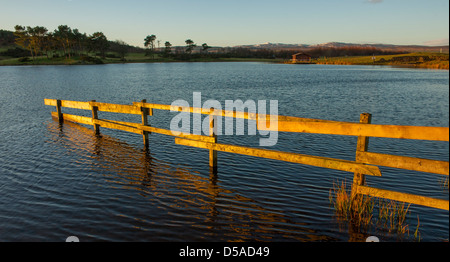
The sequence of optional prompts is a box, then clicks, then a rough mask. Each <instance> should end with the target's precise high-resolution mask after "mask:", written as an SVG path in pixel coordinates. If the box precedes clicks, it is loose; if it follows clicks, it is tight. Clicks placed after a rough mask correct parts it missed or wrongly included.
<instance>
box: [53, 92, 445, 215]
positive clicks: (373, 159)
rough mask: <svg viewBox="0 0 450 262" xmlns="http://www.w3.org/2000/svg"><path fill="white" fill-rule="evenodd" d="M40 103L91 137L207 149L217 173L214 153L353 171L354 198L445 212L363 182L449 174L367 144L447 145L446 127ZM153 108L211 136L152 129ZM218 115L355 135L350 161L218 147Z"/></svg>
mask: <svg viewBox="0 0 450 262" xmlns="http://www.w3.org/2000/svg"><path fill="white" fill-rule="evenodd" d="M45 105H49V106H55V107H56V112H52V116H53V117H54V118H56V119H58V120H59V121H60V122H61V123H62V122H63V121H70V122H75V123H79V124H85V125H92V126H93V128H94V130H95V132H96V134H99V133H100V128H109V129H117V130H122V131H126V132H131V133H136V134H140V135H142V137H143V143H144V146H145V147H148V146H149V139H148V136H149V134H151V133H155V134H162V135H168V136H173V137H175V143H176V144H178V145H183V146H189V147H196V148H203V149H207V150H209V166H210V167H211V168H212V169H213V170H216V169H217V152H218V151H222V152H228V153H234V154H240V155H248V156H254V157H261V158H267V159H273V160H279V161H286V162H291V163H298V164H303V165H310V166H317V167H322V168H328V169H334V170H341V171H346V172H351V173H354V176H353V186H352V194H353V195H357V194H359V195H369V196H372V197H379V198H386V199H392V200H396V201H401V202H408V203H413V204H417V205H423V206H428V207H433V208H438V209H444V210H449V201H448V200H443V199H437V198H431V197H426V196H420V195H415V194H407V193H402V192H396V191H391V190H385V189H379V188H373V187H369V186H367V185H366V183H365V181H366V176H367V175H369V176H381V175H382V174H381V171H380V169H379V167H378V166H384V167H392V168H398V169H406V170H413V171H419V172H426V173H433V174H438V175H446V176H448V175H449V162H448V161H438V160H430V159H422V158H414V157H407V156H398V155H390V154H381V153H375V152H369V151H368V143H369V138H370V137H383V138H394V139H416V140H432V141H442V142H448V141H449V128H448V127H427V126H401V125H376V124H371V118H372V116H371V115H370V114H367V113H363V114H361V117H360V122H359V123H352V122H341V121H328V120H321V119H310V118H299V117H291V116H279V115H276V116H275V115H269V114H267V115H261V114H256V113H248V112H236V111H226V110H210V109H204V108H196V107H180V106H171V105H161V104H151V103H147V102H146V100H142V101H141V102H133V104H132V105H120V104H109V103H99V102H96V101H95V100H93V101H90V102H79V101H67V100H54V99H45ZM62 108H75V109H83V110H89V111H91V112H92V117H85V116H79V115H72V114H65V113H62ZM153 110H169V111H175V112H188V113H191V114H204V115H208V116H209V123H210V130H209V131H210V133H209V135H207V136H205V135H197V134H190V133H181V132H172V131H171V130H168V129H162V128H157V127H153V126H151V125H150V124H149V121H148V117H149V116H152V115H153ZM101 111H102V112H113V113H123V114H133V115H140V116H141V118H142V121H141V123H132V122H123V121H115V120H107V119H100V118H99V117H98V112H101ZM217 117H232V118H243V119H248V120H254V121H256V123H257V128H258V130H266V131H277V132H295V133H314V134H327V135H342V136H356V137H358V141H357V145H356V154H355V160H354V161H349V160H343V159H335V158H328V157H320V156H312V155H304V154H298V153H290V152H282V151H276V150H269V149H262V148H253V147H245V146H237V145H229V144H222V143H219V142H218V139H217V138H218V136H217V135H216V134H217V132H215V129H216V128H217V124H215V122H216V121H217ZM274 119H276V123H277V125H272V124H269V123H272V122H273V121H274Z"/></svg>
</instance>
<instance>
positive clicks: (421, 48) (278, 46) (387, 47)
mask: <svg viewBox="0 0 450 262" xmlns="http://www.w3.org/2000/svg"><path fill="white" fill-rule="evenodd" d="M234 47H241V48H249V49H269V50H277V51H280V50H302V51H305V52H307V51H308V50H312V49H315V48H349V47H360V48H376V49H380V50H383V51H394V52H400V51H403V52H441V51H442V52H443V53H448V52H449V46H448V45H446V46H425V45H392V44H353V43H342V42H329V43H323V44H317V45H306V44H283V43H264V44H255V45H239V46H234Z"/></svg>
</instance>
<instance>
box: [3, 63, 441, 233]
mask: <svg viewBox="0 0 450 262" xmlns="http://www.w3.org/2000/svg"><path fill="white" fill-rule="evenodd" d="M0 80H1V81H0V123H1V124H0V174H1V177H2V179H1V180H0V192H1V193H0V241H56V242H60V241H65V239H66V238H67V237H68V236H77V237H78V238H79V239H80V240H81V241H177V242H178V241H299V242H303V241H349V240H364V239H365V237H367V236H368V235H376V236H378V237H379V238H380V239H381V240H382V241H415V239H414V238H413V234H414V231H415V229H416V226H417V223H418V219H417V217H419V219H420V227H419V232H420V237H421V241H439V242H440V241H443V240H448V236H449V213H448V211H443V210H437V209H432V208H427V207H421V206H416V205H411V207H410V211H411V213H410V215H409V216H408V225H409V229H410V234H409V235H408V234H406V235H402V236H399V235H398V234H394V233H389V232H387V231H386V230H383V229H380V228H373V229H369V232H366V233H364V234H356V233H350V230H349V229H348V225H347V224H346V223H345V222H342V221H340V220H339V219H337V218H336V216H335V214H334V210H333V208H332V207H331V206H330V203H329V191H330V189H331V188H332V187H333V183H336V182H338V181H346V182H347V183H350V182H351V181H352V177H353V174H351V173H347V172H340V171H335V170H330V169H323V168H317V167H311V166H305V165H299V164H293V163H286V162H280V161H274V160H267V159H262V158H255V157H249V156H242V155H236V154H229V153H222V152H219V153H218V173H217V175H213V174H210V171H209V167H208V151H207V150H203V149H197V148H190V147H184V146H179V145H175V143H174V138H173V137H168V136H164V135H158V134H151V135H150V148H149V152H146V151H144V150H143V145H142V136H140V135H136V134H130V133H126V132H122V131H116V130H108V129H101V136H100V137H96V136H95V135H94V134H93V131H92V127H89V126H81V125H77V124H70V123H64V124H63V125H62V126H60V125H59V124H58V122H57V121H55V120H53V119H52V118H51V116H50V112H51V111H54V110H55V109H54V107H50V106H45V105H44V98H51V99H63V100H76V101H89V100H94V99H95V100H97V101H99V102H107V103H118V104H130V103H131V102H133V101H141V100H142V99H147V101H148V102H151V103H160V104H171V103H172V102H173V101H175V100H177V99H184V100H186V101H189V102H190V103H191V102H192V95H193V92H201V93H202V99H203V101H206V100H207V99H215V100H218V101H220V102H221V103H224V101H225V100H236V99H241V100H243V101H246V100H248V99H251V100H255V101H256V100H264V99H265V100H278V105H279V109H278V112H279V114H280V115H288V116H298V117H307V118H320V119H327V120H339V121H352V122H358V121H359V116H360V114H361V113H364V112H367V113H371V114H372V115H373V120H372V123H376V124H397V125H423V126H445V127H448V126H449V90H448V87H449V73H448V71H435V70H422V69H405V68H391V67H371V66H336V65H284V64H265V63H164V64H117V65H92V66H24V67H0ZM191 105H192V104H191ZM63 113H76V114H80V115H86V116H90V114H91V113H90V112H88V111H82V110H70V109H63ZM174 115H175V114H174V113H170V112H161V111H156V110H155V114H154V116H151V117H149V122H150V123H151V125H153V126H156V127H162V128H168V127H169V123H170V120H171V118H172V117H173V116H174ZM99 117H100V118H106V119H115V120H122V121H133V122H140V116H125V115H119V114H107V113H104V112H100V113H99ZM219 142H221V143H228V144H236V145H247V146H253V147H258V143H257V142H258V137H257V136H248V135H246V136H219ZM355 147H356V138H354V137H344V136H328V135H315V134H293V133H280V134H279V138H278V143H277V145H276V146H274V147H272V149H275V150H281V151H286V152H295V153H302V154H310V155H316V156H325V157H333V158H340V159H348V160H353V159H354V154H355ZM369 150H370V151H372V152H379V153H389V154H397V155H405V156H413V157H421V158H429V159H436V160H445V161H448V158H449V144H448V142H429V141H428V142H426V141H414V140H395V139H382V138H379V139H377V138H371V140H370V144H369ZM380 169H381V172H382V175H383V176H382V177H381V178H374V177H367V183H368V184H369V185H370V186H374V187H379V188H383V189H389V190H395V191H400V192H406V193H413V194H420V195H424V196H430V197H436V198H442V199H446V200H448V193H449V192H448V187H446V186H444V185H443V184H444V181H445V180H446V179H448V177H444V176H440V175H433V174H427V173H418V172H413V171H407V170H399V169H392V168H383V167H380ZM447 181H448V180H447Z"/></svg>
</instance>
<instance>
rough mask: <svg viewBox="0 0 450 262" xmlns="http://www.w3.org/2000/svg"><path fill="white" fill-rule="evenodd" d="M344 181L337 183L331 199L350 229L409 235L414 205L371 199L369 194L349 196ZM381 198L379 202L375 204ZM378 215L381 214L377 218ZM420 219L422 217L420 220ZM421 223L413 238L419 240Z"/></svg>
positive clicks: (337, 213)
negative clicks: (409, 218) (370, 228)
mask: <svg viewBox="0 0 450 262" xmlns="http://www.w3.org/2000/svg"><path fill="white" fill-rule="evenodd" d="M349 192H350V190H349V189H348V187H347V184H346V182H345V181H342V182H340V183H339V182H337V183H336V182H334V183H333V188H332V189H331V190H330V195H329V200H330V203H331V204H332V205H333V207H334V210H335V214H336V216H337V218H338V219H340V220H343V221H347V222H348V223H349V224H350V225H351V226H353V227H356V228H358V229H359V230H360V231H365V230H368V229H369V227H371V226H373V227H375V228H377V229H379V230H382V231H387V232H388V233H397V234H399V235H403V234H408V235H409V225H408V224H407V218H408V214H410V210H409V207H410V205H411V204H408V205H407V204H406V203H404V202H397V201H394V200H387V199H382V198H375V197H369V196H366V195H354V196H352V195H351V193H349ZM377 199H378V201H376V200H377ZM376 213H378V215H375V216H374V214H376ZM417 219H419V218H417ZM419 225H420V223H419V220H418V223H417V228H416V230H415V232H414V237H415V239H416V240H417V239H418V238H419V239H420V233H419Z"/></svg>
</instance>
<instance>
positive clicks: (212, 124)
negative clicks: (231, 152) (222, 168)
mask: <svg viewBox="0 0 450 262" xmlns="http://www.w3.org/2000/svg"><path fill="white" fill-rule="evenodd" d="M216 119H217V118H216V116H214V115H210V116H209V136H211V137H213V138H214V143H217V124H216ZM209 167H210V169H212V171H214V172H216V171H217V151H216V150H213V149H210V150H209Z"/></svg>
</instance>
